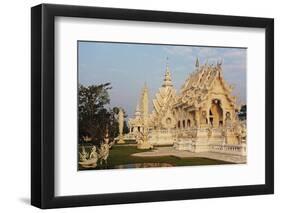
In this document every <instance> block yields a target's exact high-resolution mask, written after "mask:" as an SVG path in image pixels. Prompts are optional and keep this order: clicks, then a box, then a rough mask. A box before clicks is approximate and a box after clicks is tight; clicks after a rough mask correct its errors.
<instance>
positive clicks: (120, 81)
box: [78, 41, 247, 117]
mask: <svg viewBox="0 0 281 213" xmlns="http://www.w3.org/2000/svg"><path fill="white" fill-rule="evenodd" d="M78 54H79V61H78V73H79V83H80V84H83V85H85V86H88V85H92V84H94V85H96V84H101V83H106V82H110V83H111V86H112V89H111V91H110V98H111V103H110V105H109V107H113V106H118V107H122V108H124V109H125V111H126V114H128V115H129V117H131V116H132V115H133V113H134V111H135V107H136V104H137V102H138V101H139V96H140V92H141V89H142V87H143V85H144V83H145V82H146V84H147V86H148V88H149V96H150V100H152V99H153V98H154V95H155V93H156V92H157V91H158V89H159V87H160V86H161V85H162V82H163V77H164V73H165V67H166V64H167V57H168V64H169V67H170V70H171V74H172V80H173V84H174V87H175V88H176V89H177V91H178V90H179V88H180V87H181V85H182V84H183V83H184V81H185V79H186V78H187V77H188V76H189V74H190V73H191V72H192V71H193V70H194V65H195V60H196V58H197V57H198V59H199V62H200V63H205V62H206V61H207V60H208V63H210V64H211V63H214V64H215V63H216V61H217V60H218V59H219V60H221V59H222V60H223V64H222V67H223V75H224V78H225V80H226V81H227V82H228V83H229V84H231V85H233V86H234V92H233V93H234V95H237V96H238V100H239V102H240V103H246V61H247V60H246V54H247V50H246V49H244V48H221V47H202V46H175V45H148V44H127V43H104V42H85V41H83V42H78ZM150 109H152V104H151V101H150Z"/></svg>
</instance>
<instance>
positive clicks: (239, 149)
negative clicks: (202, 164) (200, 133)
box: [209, 144, 247, 156]
mask: <svg viewBox="0 0 281 213" xmlns="http://www.w3.org/2000/svg"><path fill="white" fill-rule="evenodd" d="M209 149H210V152H218V153H224V154H232V155H242V156H246V155H247V146H246V144H238V145H231V144H210V145H209Z"/></svg>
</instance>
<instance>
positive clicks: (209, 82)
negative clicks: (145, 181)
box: [125, 59, 246, 155]
mask: <svg viewBox="0 0 281 213" xmlns="http://www.w3.org/2000/svg"><path fill="white" fill-rule="evenodd" d="M222 72H223V70H222V66H221V62H218V63H217V64H216V65H209V64H204V65H200V64H199V61H198V59H197V60H196V64H195V70H194V72H193V73H192V74H191V75H190V76H189V77H188V78H187V79H186V81H185V83H184V85H182V87H181V89H180V91H179V93H178V94H177V92H176V90H175V88H174V87H173V83H172V77H171V71H170V69H169V67H168V65H167V67H166V71H165V76H164V81H163V84H162V86H161V87H160V88H159V91H158V92H157V93H156V95H155V98H154V99H153V101H152V102H153V111H152V112H151V113H149V112H148V104H149V100H148V88H147V86H146V85H145V86H144V88H143V90H142V93H141V98H140V106H139V105H137V107H136V112H135V116H134V118H131V119H129V122H128V124H129V128H130V133H128V134H127V135H126V136H125V139H135V140H136V141H137V142H138V136H137V135H140V133H143V132H145V131H147V138H148V143H149V144H150V145H151V146H159V145H165V146H173V147H174V148H175V149H178V150H188V151H191V152H220V153H226V154H237V155H246V124H245V122H244V123H242V122H241V121H240V120H239V119H238V116H237V114H236V112H237V110H238V107H237V105H236V98H235V97H234V96H232V94H231V93H232V87H231V86H229V85H228V84H227V83H226V82H225V80H224V79H223V75H222Z"/></svg>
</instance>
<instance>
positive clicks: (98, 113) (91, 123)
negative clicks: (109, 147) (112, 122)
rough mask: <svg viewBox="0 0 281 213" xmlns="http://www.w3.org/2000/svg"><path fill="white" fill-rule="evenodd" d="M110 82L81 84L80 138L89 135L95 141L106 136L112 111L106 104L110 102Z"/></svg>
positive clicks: (79, 106)
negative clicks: (110, 111) (109, 110)
mask: <svg viewBox="0 0 281 213" xmlns="http://www.w3.org/2000/svg"><path fill="white" fill-rule="evenodd" d="M110 89H111V87H110V83H106V84H100V85H91V86H88V87H86V86H83V85H79V102H78V110H79V138H80V139H81V138H82V136H89V137H91V138H92V139H93V141H100V140H101V139H102V138H104V134H105V129H106V128H107V124H108V119H109V117H110V113H109V112H108V110H107V109H106V108H105V105H107V104H109V103H110V98H109V94H108V90H110Z"/></svg>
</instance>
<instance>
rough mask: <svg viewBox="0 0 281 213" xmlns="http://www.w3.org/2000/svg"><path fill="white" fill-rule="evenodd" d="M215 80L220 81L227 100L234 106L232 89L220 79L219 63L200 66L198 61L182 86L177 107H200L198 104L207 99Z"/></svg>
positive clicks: (220, 69) (220, 68)
mask: <svg viewBox="0 0 281 213" xmlns="http://www.w3.org/2000/svg"><path fill="white" fill-rule="evenodd" d="M216 79H219V80H220V82H221V84H222V86H223V88H224V90H225V91H226V95H227V98H228V99H229V100H230V102H231V103H232V104H234V103H235V97H233V96H232V95H231V92H232V87H231V86H229V85H228V84H227V83H226V82H225V81H224V79H223V77H222V67H221V63H219V62H218V63H217V64H216V65H209V64H205V65H202V66H200V65H199V63H198V61H196V69H195V71H194V72H193V73H192V74H191V75H190V76H189V78H188V79H187V80H186V81H185V83H184V85H183V86H182V88H181V91H180V94H179V97H178V99H177V105H181V104H187V105H190V106H194V107H198V106H200V104H201V103H203V102H204V101H205V100H206V99H207V98H208V95H209V93H210V92H209V91H210V90H211V89H212V88H213V85H214V83H215V80H216Z"/></svg>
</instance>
